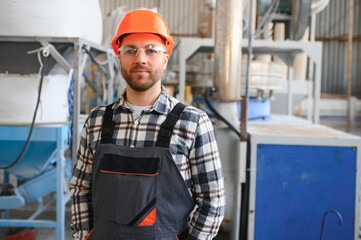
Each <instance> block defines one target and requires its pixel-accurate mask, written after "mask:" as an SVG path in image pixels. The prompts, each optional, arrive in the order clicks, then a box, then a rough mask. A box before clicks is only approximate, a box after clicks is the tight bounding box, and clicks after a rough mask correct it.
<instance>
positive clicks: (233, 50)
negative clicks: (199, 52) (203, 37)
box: [213, 0, 243, 102]
mask: <svg viewBox="0 0 361 240" xmlns="http://www.w3.org/2000/svg"><path fill="white" fill-rule="evenodd" d="M242 12H243V1H239V0H229V1H217V5H216V24H215V47H214V54H215V60H214V64H215V67H214V79H213V84H214V86H215V87H216V90H217V98H218V100H220V101H224V102H232V101H239V100H240V93H241V72H240V71H241V56H242V51H241V50H242V48H241V46H242V15H243V14H242Z"/></svg>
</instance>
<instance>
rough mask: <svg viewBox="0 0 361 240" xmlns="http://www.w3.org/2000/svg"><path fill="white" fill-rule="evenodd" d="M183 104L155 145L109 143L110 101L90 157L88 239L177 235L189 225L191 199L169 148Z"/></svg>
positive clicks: (171, 238) (147, 239)
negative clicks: (90, 212)
mask: <svg viewBox="0 0 361 240" xmlns="http://www.w3.org/2000/svg"><path fill="white" fill-rule="evenodd" d="M184 108H185V105H183V104H181V103H178V104H177V105H176V106H175V107H174V108H173V110H172V111H171V112H170V113H169V114H168V116H167V118H166V120H165V121H164V122H163V123H162V125H161V129H160V131H159V134H158V140H157V142H156V145H155V146H154V147H142V148H134V147H123V146H118V145H116V144H114V143H113V139H112V134H113V126H114V123H113V121H112V118H113V110H112V105H108V106H107V107H106V111H105V114H104V116H103V124H102V136H101V143H100V144H99V145H98V146H97V149H96V153H95V155H94V162H93V178H92V203H93V219H94V221H93V225H94V228H93V230H92V232H91V233H90V234H89V238H88V239H90V240H93V239H96V240H115V239H117V240H118V239H129V240H175V239H176V238H177V235H178V234H180V233H181V232H182V231H184V230H185V229H187V227H188V220H189V215H190V213H191V211H192V210H193V208H194V201H193V199H192V197H191V196H190V194H189V191H188V189H187V187H186V185H185V182H184V180H183V178H182V176H181V174H180V172H179V170H178V168H177V166H176V164H175V162H174V160H173V158H172V155H171V153H170V151H169V149H168V147H169V143H170V138H171V135H172V132H173V128H174V125H175V124H176V122H177V120H178V119H179V117H180V115H181V113H182V112H183V109H184Z"/></svg>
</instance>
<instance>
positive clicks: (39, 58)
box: [0, 52, 48, 169]
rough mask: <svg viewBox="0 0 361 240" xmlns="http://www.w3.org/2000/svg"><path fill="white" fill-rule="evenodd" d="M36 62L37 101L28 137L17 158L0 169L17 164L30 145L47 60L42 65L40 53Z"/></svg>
mask: <svg viewBox="0 0 361 240" xmlns="http://www.w3.org/2000/svg"><path fill="white" fill-rule="evenodd" d="M38 60H39V63H40V69H39V72H40V82H39V89H38V99H37V102H36V107H35V111H34V115H33V120H32V122H31V126H30V131H29V134H28V137H27V139H26V142H25V144H24V146H23V148H22V149H21V152H20V154H19V155H18V156H17V158H16V159H15V160H14V161H12V162H11V163H9V164H8V165H5V166H0V169H8V168H11V167H13V166H14V165H15V164H17V163H18V162H19V161H20V159H21V158H22V157H23V155H24V153H25V151H26V149H27V148H28V146H29V143H30V138H31V135H32V133H33V129H34V124H35V119H36V113H37V112H38V108H39V104H40V96H41V90H42V87H43V79H44V73H45V66H46V64H47V60H48V59H47V58H46V59H45V62H44V64H43V63H42V61H41V56H40V52H38Z"/></svg>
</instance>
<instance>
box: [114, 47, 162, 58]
mask: <svg viewBox="0 0 361 240" xmlns="http://www.w3.org/2000/svg"><path fill="white" fill-rule="evenodd" d="M124 49H125V50H124ZM128 50H133V51H134V52H131V53H126V51H128ZM139 50H143V52H144V55H145V56H147V57H149V58H153V57H157V56H160V53H163V54H166V53H167V52H166V50H165V48H164V47H162V46H158V45H147V46H145V47H142V48H136V47H134V46H121V47H119V49H118V51H119V55H120V56H122V57H129V58H130V57H131V58H135V57H136V56H138V53H139ZM149 51H155V52H149Z"/></svg>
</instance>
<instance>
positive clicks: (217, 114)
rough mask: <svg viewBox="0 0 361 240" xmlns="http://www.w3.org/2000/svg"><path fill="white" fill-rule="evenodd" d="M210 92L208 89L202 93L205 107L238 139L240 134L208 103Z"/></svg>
mask: <svg viewBox="0 0 361 240" xmlns="http://www.w3.org/2000/svg"><path fill="white" fill-rule="evenodd" d="M211 91H212V89H211V88H208V89H207V90H206V91H205V93H204V100H205V101H206V104H207V107H208V108H209V109H210V110H211V111H212V112H213V113H214V115H215V116H216V118H218V119H219V120H221V121H222V122H224V123H225V124H226V125H227V126H228V127H229V128H230V129H231V130H233V131H234V132H235V133H236V134H237V136H238V137H240V136H241V132H240V131H238V130H237V129H236V128H235V127H234V126H233V125H232V124H231V123H230V122H228V121H227V120H226V119H225V118H224V117H222V116H221V115H220V114H219V112H217V110H216V109H215V108H214V107H213V106H212V104H211V103H210V102H209V99H208V96H209V95H210V92H211Z"/></svg>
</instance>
